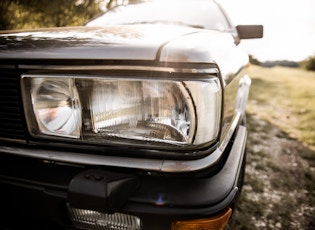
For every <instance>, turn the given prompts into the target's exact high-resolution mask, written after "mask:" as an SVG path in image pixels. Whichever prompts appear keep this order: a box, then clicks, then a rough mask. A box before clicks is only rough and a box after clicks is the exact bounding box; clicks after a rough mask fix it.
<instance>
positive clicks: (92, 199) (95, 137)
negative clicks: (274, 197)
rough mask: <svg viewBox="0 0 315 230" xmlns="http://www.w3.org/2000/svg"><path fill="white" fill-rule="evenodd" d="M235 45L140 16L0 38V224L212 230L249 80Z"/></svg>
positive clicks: (239, 138)
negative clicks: (138, 20)
mask: <svg viewBox="0 0 315 230" xmlns="http://www.w3.org/2000/svg"><path fill="white" fill-rule="evenodd" d="M235 41H236V40H235V38H233V36H231V33H230V32H219V31H215V30H203V29H199V28H191V27H185V26H178V25H151V24H150V25H111V26H104V27H103V26H102V27H100V26H90V27H76V28H59V29H46V30H36V31H6V32H5V33H2V34H0V47H1V51H0V87H1V95H0V101H1V105H0V106H1V109H0V124H1V125H0V188H1V198H0V200H1V221H0V226H1V227H2V228H8V229H21V228H26V227H27V228H32V229H34V228H35V229H37V228H40V229H75V228H79V229H109V230H116V229H117V230H118V229H119V230H124V229H126V230H127V229H130V230H141V229H142V230H154V229H160V230H161V229H172V230H184V229H187V230H188V229H222V228H224V226H225V225H226V223H227V222H228V220H229V218H230V216H231V213H232V210H233V207H234V205H235V202H236V200H237V198H238V195H239V192H240V189H241V184H242V180H243V174H244V167H245V146H246V137H247V131H246V127H245V126H244V125H245V124H244V120H245V119H244V118H245V106H246V102H247V97H248V93H249V88H250V79H249V77H248V76H247V75H246V65H247V62H248V58H247V56H246V54H244V53H243V52H241V50H240V48H239V47H238V46H237V44H236V42H235Z"/></svg>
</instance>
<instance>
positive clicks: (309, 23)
mask: <svg viewBox="0 0 315 230" xmlns="http://www.w3.org/2000/svg"><path fill="white" fill-rule="evenodd" d="M218 2H219V3H221V5H223V6H224V8H225V9H226V11H227V12H228V13H229V15H230V17H231V18H232V20H233V22H234V23H235V24H252V23H254V24H263V25H264V29H265V35H264V38H263V39H259V40H254V41H246V42H243V43H244V45H245V46H246V48H247V49H248V50H249V52H250V53H251V54H252V55H254V56H255V57H256V58H258V59H259V60H261V61H267V60H290V61H301V60H303V59H305V58H307V57H309V56H311V55H314V54H315V14H314V10H315V1H314V0H299V1H297V0H218Z"/></svg>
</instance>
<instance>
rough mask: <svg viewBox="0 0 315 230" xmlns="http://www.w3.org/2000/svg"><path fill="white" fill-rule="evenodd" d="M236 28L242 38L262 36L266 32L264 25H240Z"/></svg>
mask: <svg viewBox="0 0 315 230" xmlns="http://www.w3.org/2000/svg"><path fill="white" fill-rule="evenodd" d="M236 30H237V33H238V36H239V38H240V39H251V38H262V37H263V34H264V27H263V26H262V25H238V26H236Z"/></svg>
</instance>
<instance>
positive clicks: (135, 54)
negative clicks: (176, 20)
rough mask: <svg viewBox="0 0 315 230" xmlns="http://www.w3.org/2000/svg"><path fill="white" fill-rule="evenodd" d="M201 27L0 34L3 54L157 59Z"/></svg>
mask: <svg viewBox="0 0 315 230" xmlns="http://www.w3.org/2000/svg"><path fill="white" fill-rule="evenodd" d="M199 31H200V30H198V29H195V28H190V27H183V26H162V25H150V26H149V25H133V26H130V25H129V26H128V25H126V26H123V25H121V26H105V27H65V28H53V29H43V30H32V31H7V32H6V33H4V32H2V33H1V34H0V58H6V59H8V58H19V59H21V58H22V59H25V58H27V59H30V58H31V59H55V58H62V59H70V58H71V59H124V60H126V59H127V60H154V59H156V58H157V56H158V54H159V52H160V49H161V48H162V47H163V46H164V45H165V44H167V43H169V42H170V41H171V40H173V39H177V38H179V37H182V36H185V35H188V34H192V33H198V32H199Z"/></svg>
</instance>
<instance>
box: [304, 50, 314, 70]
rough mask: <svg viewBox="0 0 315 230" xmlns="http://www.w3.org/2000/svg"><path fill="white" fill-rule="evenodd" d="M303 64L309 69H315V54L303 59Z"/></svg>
mask: <svg viewBox="0 0 315 230" xmlns="http://www.w3.org/2000/svg"><path fill="white" fill-rule="evenodd" d="M301 66H302V67H303V68H305V69H307V70H310V71H315V54H314V55H313V56H311V57H309V58H307V59H306V60H304V61H302V62H301Z"/></svg>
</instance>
